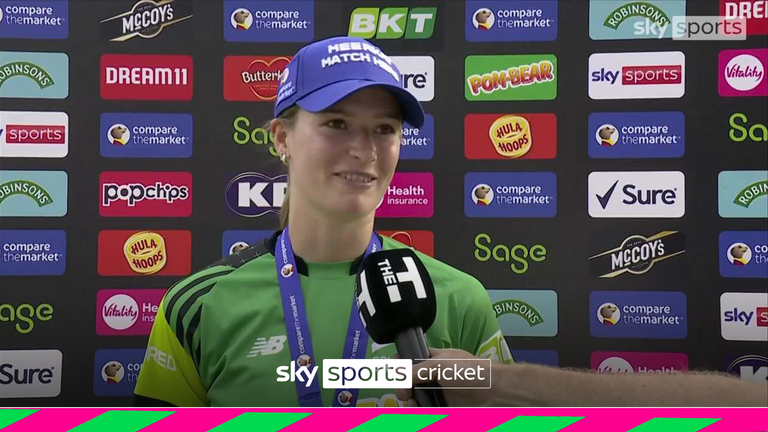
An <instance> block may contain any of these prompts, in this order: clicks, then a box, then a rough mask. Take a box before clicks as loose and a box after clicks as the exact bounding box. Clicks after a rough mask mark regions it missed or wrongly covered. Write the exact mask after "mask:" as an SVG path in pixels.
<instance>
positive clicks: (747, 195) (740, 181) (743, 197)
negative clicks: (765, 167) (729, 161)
mask: <svg viewBox="0 0 768 432" xmlns="http://www.w3.org/2000/svg"><path fill="white" fill-rule="evenodd" d="M717 211H718V213H719V214H720V217H723V218H766V217H768V171H749V170H745V171H721V172H720V174H718V175H717Z"/></svg>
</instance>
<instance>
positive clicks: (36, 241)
mask: <svg viewBox="0 0 768 432" xmlns="http://www.w3.org/2000/svg"><path fill="white" fill-rule="evenodd" d="M66 266H67V234H66V232H65V231H62V230H0V276H43V275H45V276H61V275H63V274H64V271H65V269H66Z"/></svg>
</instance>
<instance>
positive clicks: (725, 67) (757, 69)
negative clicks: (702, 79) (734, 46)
mask: <svg viewBox="0 0 768 432" xmlns="http://www.w3.org/2000/svg"><path fill="white" fill-rule="evenodd" d="M717 63H718V70H719V76H718V79H717V82H718V86H717V89H718V92H719V93H720V96H724V97H734V96H735V97H739V96H763V97H765V96H768V78H766V71H767V70H768V48H758V49H744V50H725V51H720V55H719V56H718V62H717Z"/></svg>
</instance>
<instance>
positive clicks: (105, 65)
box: [100, 54, 194, 101]
mask: <svg viewBox="0 0 768 432" xmlns="http://www.w3.org/2000/svg"><path fill="white" fill-rule="evenodd" d="M100 63H101V64H100V71H101V72H100V89H101V97H102V98H103V99H107V100H184V101H189V100H192V91H193V89H194V86H193V81H192V78H193V76H192V57H190V56H188V55H149V54H104V55H102V56H101V62H100Z"/></svg>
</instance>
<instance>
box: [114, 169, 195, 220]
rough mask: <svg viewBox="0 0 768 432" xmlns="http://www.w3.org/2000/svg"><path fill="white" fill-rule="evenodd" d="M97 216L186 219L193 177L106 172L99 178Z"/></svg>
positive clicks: (190, 203) (188, 212)
mask: <svg viewBox="0 0 768 432" xmlns="http://www.w3.org/2000/svg"><path fill="white" fill-rule="evenodd" d="M99 189H100V192H99V199H100V205H99V214H100V215H101V216H105V217H112V216H118V217H136V216H156V217H189V216H190V215H191V214H192V174H190V173H188V172H150V171H144V172H142V171H124V172H120V171H109V172H103V173H101V175H100V176H99Z"/></svg>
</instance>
